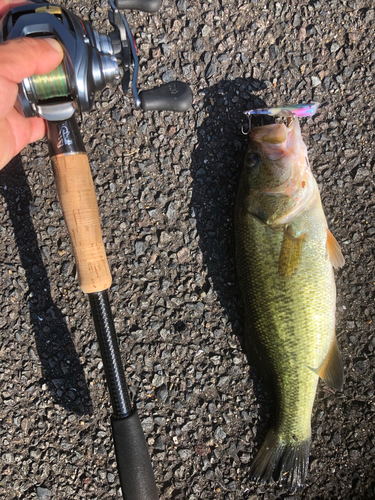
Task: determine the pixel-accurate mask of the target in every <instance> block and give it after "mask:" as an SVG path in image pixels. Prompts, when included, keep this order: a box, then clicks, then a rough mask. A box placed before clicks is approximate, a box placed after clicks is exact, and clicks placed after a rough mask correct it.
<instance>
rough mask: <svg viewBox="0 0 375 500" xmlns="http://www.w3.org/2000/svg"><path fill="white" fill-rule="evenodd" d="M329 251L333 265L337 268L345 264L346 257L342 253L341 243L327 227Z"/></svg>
mask: <svg viewBox="0 0 375 500" xmlns="http://www.w3.org/2000/svg"><path fill="white" fill-rule="evenodd" d="M327 253H328V257H329V260H330V261H331V264H332V266H333V267H334V268H335V269H337V268H339V267H342V266H343V265H344V264H345V258H344V256H343V254H342V253H341V249H340V246H339V244H338V243H337V241H336V238H335V237H334V236H333V234H332V233H331V231H330V230H329V229H328V227H327Z"/></svg>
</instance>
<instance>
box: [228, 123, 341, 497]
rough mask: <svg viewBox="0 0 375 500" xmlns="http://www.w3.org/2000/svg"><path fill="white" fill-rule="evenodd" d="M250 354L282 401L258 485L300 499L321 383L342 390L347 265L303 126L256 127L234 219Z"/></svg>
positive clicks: (254, 470) (256, 470)
mask: <svg viewBox="0 0 375 500" xmlns="http://www.w3.org/2000/svg"><path fill="white" fill-rule="evenodd" d="M235 232H236V265H237V272H238V278H239V282H240V287H241V291H242V294H243V298H244V304H245V310H246V313H245V335H244V337H245V348H246V351H247V353H248V357H249V361H250V363H254V364H255V365H256V366H257V367H258V368H259V367H260V369H261V370H262V371H263V372H264V373H265V374H266V375H268V379H270V380H271V381H272V385H273V388H274V392H275V400H276V401H275V406H276V411H275V414H274V419H273V421H272V424H271V428H270V430H269V432H268V434H267V436H266V438H265V441H264V443H263V444H262V446H261V447H260V450H259V451H258V453H257V455H256V456H255V459H254V460H253V462H252V464H251V468H250V474H249V475H250V478H252V479H254V480H260V481H268V480H270V479H272V478H273V479H275V480H280V481H281V482H283V483H284V485H285V486H286V487H287V488H288V489H290V490H292V491H294V490H296V489H298V488H300V487H302V486H303V485H304V483H305V478H306V474H307V469H308V462H309V452H310V443H311V411H312V406H313V403H314V398H315V393H316V388H317V384H318V380H319V377H321V378H322V379H323V380H324V381H325V382H326V383H327V384H328V385H329V386H330V387H332V388H333V389H337V390H342V386H343V366H342V361H341V356H340V352H339V349H338V345H337V340H336V334H335V309H336V287H335V281H334V274H333V267H336V268H337V267H341V266H342V265H343V264H344V257H343V255H342V253H341V250H340V248H339V245H338V243H337V242H336V240H335V238H334V237H333V235H332V234H331V232H330V231H329V229H328V226H327V221H326V218H325V216H324V212H323V208H322V204H321V200H320V194H319V189H318V185H317V183H316V181H315V179H314V177H313V175H312V172H311V170H310V166H309V161H308V158H307V148H306V145H305V144H304V142H303V140H302V137H301V130H300V126H299V122H298V118H297V117H296V116H295V115H292V116H291V117H290V118H288V121H287V125H285V124H284V123H280V124H278V123H275V124H271V125H265V126H262V127H255V128H253V129H252V130H251V132H250V141H249V146H248V149H247V152H246V156H245V163H244V167H243V171H242V174H241V179H240V184H239V190H238V195H237V200H236V211H235Z"/></svg>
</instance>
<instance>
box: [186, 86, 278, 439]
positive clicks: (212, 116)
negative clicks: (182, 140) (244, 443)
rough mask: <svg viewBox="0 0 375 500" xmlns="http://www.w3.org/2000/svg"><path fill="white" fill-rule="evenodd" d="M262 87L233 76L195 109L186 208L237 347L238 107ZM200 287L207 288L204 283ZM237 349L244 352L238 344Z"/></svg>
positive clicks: (246, 105)
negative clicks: (195, 140) (190, 187)
mask: <svg viewBox="0 0 375 500" xmlns="http://www.w3.org/2000/svg"><path fill="white" fill-rule="evenodd" d="M263 88H265V86H264V84H263V83H262V82H260V81H256V80H252V79H250V80H246V79H243V78H236V79H235V80H232V81H221V82H219V83H217V84H215V85H214V86H212V87H210V88H208V89H206V90H205V91H204V94H205V97H204V104H203V107H202V109H201V110H200V111H199V113H198V143H197V145H196V148H195V151H194V152H193V156H192V163H191V176H192V178H193V195H192V201H191V207H192V209H193V217H194V218H195V219H196V224H197V225H196V229H197V232H198V235H199V244H200V248H201V251H202V254H203V260H204V263H205V264H206V266H207V270H208V276H209V281H210V283H211V284H212V287H213V289H214V290H215V292H216V294H217V297H218V299H219V301H220V304H221V306H222V308H223V310H224V313H225V315H226V316H227V318H228V321H229V322H230V324H231V325H232V329H233V332H234V334H235V335H236V336H237V337H238V339H239V341H240V342H241V345H242V346H243V325H244V314H243V311H242V299H241V296H240V292H239V287H238V284H237V279H236V269H235V241H234V227H233V226H234V204H235V198H236V193H237V186H238V180H239V176H240V172H241V169H242V163H243V158H244V155H245V151H246V147H247V142H248V139H247V136H246V135H244V132H243V130H245V131H246V130H248V119H247V117H246V116H245V115H244V111H246V110H247V109H251V108H254V107H263V106H265V103H264V102H263V101H261V100H260V99H259V98H257V97H256V96H254V95H253V92H254V91H256V90H260V89H263ZM201 117H202V118H201ZM255 124H258V123H255ZM206 287H207V290H205V291H206V292H207V291H208V289H209V288H210V284H209V283H207V284H206ZM243 351H244V353H245V354H246V352H245V350H244V347H243ZM255 373H256V372H252V374H251V378H253V379H254V382H256V383H254V393H255V397H256V401H257V403H259V404H260V408H259V409H256V412H257V413H258V415H259V419H260V425H259V431H260V434H262V435H263V433H264V429H265V427H266V425H267V423H266V420H267V418H266V417H265V415H266V414H267V413H269V411H270V404H269V401H270V399H269V397H268V392H266V391H265V384H264V383H263V381H261V380H259V378H258V377H257V376H256V375H255ZM253 375H254V377H253Z"/></svg>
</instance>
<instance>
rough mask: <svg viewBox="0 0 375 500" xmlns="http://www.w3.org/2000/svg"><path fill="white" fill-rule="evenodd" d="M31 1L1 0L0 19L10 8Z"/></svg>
mask: <svg viewBox="0 0 375 500" xmlns="http://www.w3.org/2000/svg"><path fill="white" fill-rule="evenodd" d="M27 3H30V2H25V0H1V5H0V19H1V18H2V17H3V16H5V14H6V13H7V12H8V10H10V9H13V7H18V6H19V5H24V4H27Z"/></svg>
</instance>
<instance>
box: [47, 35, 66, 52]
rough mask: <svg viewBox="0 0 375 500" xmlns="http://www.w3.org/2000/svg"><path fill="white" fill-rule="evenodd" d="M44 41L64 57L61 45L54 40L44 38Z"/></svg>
mask: <svg viewBox="0 0 375 500" xmlns="http://www.w3.org/2000/svg"><path fill="white" fill-rule="evenodd" d="M44 40H45V41H46V42H47V43H49V44H50V45H51V47H53V48H54V49H55V50H57V52H60V54H61V55H64V51H63V48H62V47H61V44H60V43H59V42H58V41H57V40H55V39H54V38H44Z"/></svg>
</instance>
